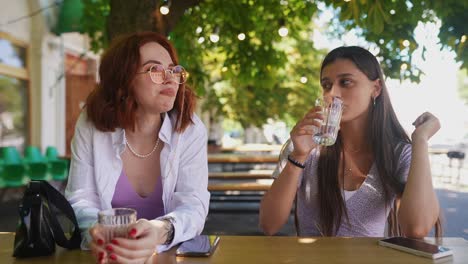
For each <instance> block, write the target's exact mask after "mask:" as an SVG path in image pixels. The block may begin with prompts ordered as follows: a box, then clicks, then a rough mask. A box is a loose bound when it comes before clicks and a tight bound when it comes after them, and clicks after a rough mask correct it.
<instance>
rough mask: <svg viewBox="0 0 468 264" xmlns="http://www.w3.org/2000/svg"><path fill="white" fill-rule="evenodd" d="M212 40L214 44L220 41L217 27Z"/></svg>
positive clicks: (211, 37) (211, 36)
mask: <svg viewBox="0 0 468 264" xmlns="http://www.w3.org/2000/svg"><path fill="white" fill-rule="evenodd" d="M210 40H211V42H213V43H216V42H218V41H219V28H218V27H216V28H215V30H214V31H213V33H211V34H210Z"/></svg>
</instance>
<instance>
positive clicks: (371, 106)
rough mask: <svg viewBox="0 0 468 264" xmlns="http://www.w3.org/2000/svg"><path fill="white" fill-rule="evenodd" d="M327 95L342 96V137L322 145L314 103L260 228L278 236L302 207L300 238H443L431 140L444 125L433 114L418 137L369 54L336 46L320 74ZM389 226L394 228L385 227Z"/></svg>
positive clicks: (424, 118) (286, 155)
mask: <svg viewBox="0 0 468 264" xmlns="http://www.w3.org/2000/svg"><path fill="white" fill-rule="evenodd" d="M320 81H321V86H322V88H323V96H324V97H326V98H330V97H338V98H340V99H341V100H342V101H343V114H342V119H341V123H340V131H339V133H338V138H337V141H336V143H335V144H334V145H332V146H329V147H324V146H318V145H317V144H315V143H314V141H313V139H312V136H313V133H314V131H315V130H316V128H317V127H318V126H319V125H320V120H318V119H323V116H322V114H321V112H320V111H321V109H320V108H319V107H314V108H312V109H311V110H310V111H308V112H307V113H306V114H305V116H304V117H303V118H302V119H301V120H299V122H298V123H297V124H296V126H295V127H294V128H293V129H292V131H291V134H290V135H291V137H290V141H289V142H288V143H287V144H286V146H285V148H284V149H283V151H282V154H281V156H282V157H281V161H280V164H279V166H278V168H277V169H276V171H275V173H274V175H273V176H274V177H275V178H276V179H275V181H274V183H273V185H272V186H271V189H270V190H269V191H268V192H267V193H266V194H265V196H264V198H263V200H262V203H261V208H260V226H261V228H262V229H263V231H264V232H265V233H266V234H269V235H272V234H275V233H276V232H277V231H278V230H279V229H280V228H281V227H282V226H283V225H284V223H285V222H286V221H287V219H288V216H289V215H290V212H291V209H292V207H293V206H295V210H296V211H295V213H296V227H297V232H298V235H300V236H360V237H362V236H366V237H382V236H384V235H385V234H388V235H404V236H408V237H417V238H420V237H424V236H426V235H427V234H428V233H429V232H430V230H431V229H432V227H433V226H436V235H440V231H441V230H440V222H439V220H438V219H439V218H438V217H439V202H438V200H437V197H436V194H435V192H434V189H433V186H432V179H431V170H430V164H429V154H428V143H427V141H428V140H429V139H430V138H431V137H432V136H433V135H434V134H435V133H436V132H437V131H438V130H439V128H440V124H439V121H438V119H437V118H436V117H434V116H433V115H432V114H430V113H428V112H426V113H424V114H422V115H421V116H419V117H418V118H417V119H416V121H414V123H413V125H414V126H415V130H414V131H413V133H412V135H411V139H410V138H409V137H408V135H407V134H406V133H405V131H404V130H403V128H402V126H401V125H400V123H399V122H398V120H397V117H396V115H395V112H394V110H393V108H392V105H391V102H390V98H389V95H388V92H387V88H386V86H385V82H384V77H383V74H382V70H381V67H380V65H379V63H378V61H377V59H376V58H375V56H374V55H372V54H371V53H370V52H369V51H367V50H365V49H363V48H360V47H356V46H352V47H339V48H336V49H334V50H332V51H331V52H330V53H329V54H328V55H327V56H326V57H325V59H324V61H323V63H322V67H321V72H320ZM386 223H387V224H388V225H387V226H388V230H387V232H385V231H386V230H385V226H386Z"/></svg>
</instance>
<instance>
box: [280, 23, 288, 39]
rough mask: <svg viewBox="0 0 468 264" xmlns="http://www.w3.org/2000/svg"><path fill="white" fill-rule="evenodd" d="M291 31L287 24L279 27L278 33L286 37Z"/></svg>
mask: <svg viewBox="0 0 468 264" xmlns="http://www.w3.org/2000/svg"><path fill="white" fill-rule="evenodd" d="M288 33H289V30H288V28H287V27H285V26H282V27H280V28H279V29H278V34H279V35H280V36H281V37H286V36H287V35H288Z"/></svg>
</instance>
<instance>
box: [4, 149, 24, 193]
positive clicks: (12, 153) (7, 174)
mask: <svg viewBox="0 0 468 264" xmlns="http://www.w3.org/2000/svg"><path fill="white" fill-rule="evenodd" d="M0 153H1V158H2V160H3V166H2V167H3V169H2V170H1V175H0V178H1V179H2V184H3V185H4V187H20V186H24V185H26V183H27V178H26V177H25V171H26V168H25V166H24V163H23V160H22V159H21V156H20V154H19V152H18V150H17V149H16V148H15V147H2V148H0Z"/></svg>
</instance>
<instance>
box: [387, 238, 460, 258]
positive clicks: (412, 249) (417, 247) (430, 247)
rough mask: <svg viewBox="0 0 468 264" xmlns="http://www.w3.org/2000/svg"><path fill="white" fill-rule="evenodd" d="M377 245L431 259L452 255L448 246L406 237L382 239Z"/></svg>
mask: <svg viewBox="0 0 468 264" xmlns="http://www.w3.org/2000/svg"><path fill="white" fill-rule="evenodd" d="M379 245H381V246H385V247H390V248H394V249H398V250H401V251H405V252H408V253H411V254H415V255H418V256H423V257H426V258H431V259H438V258H442V257H446V256H450V255H453V252H452V251H451V250H450V249H449V248H446V247H442V246H438V245H434V244H430V243H427V242H424V241H421V240H416V239H411V238H406V237H392V238H386V239H382V240H379Z"/></svg>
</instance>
